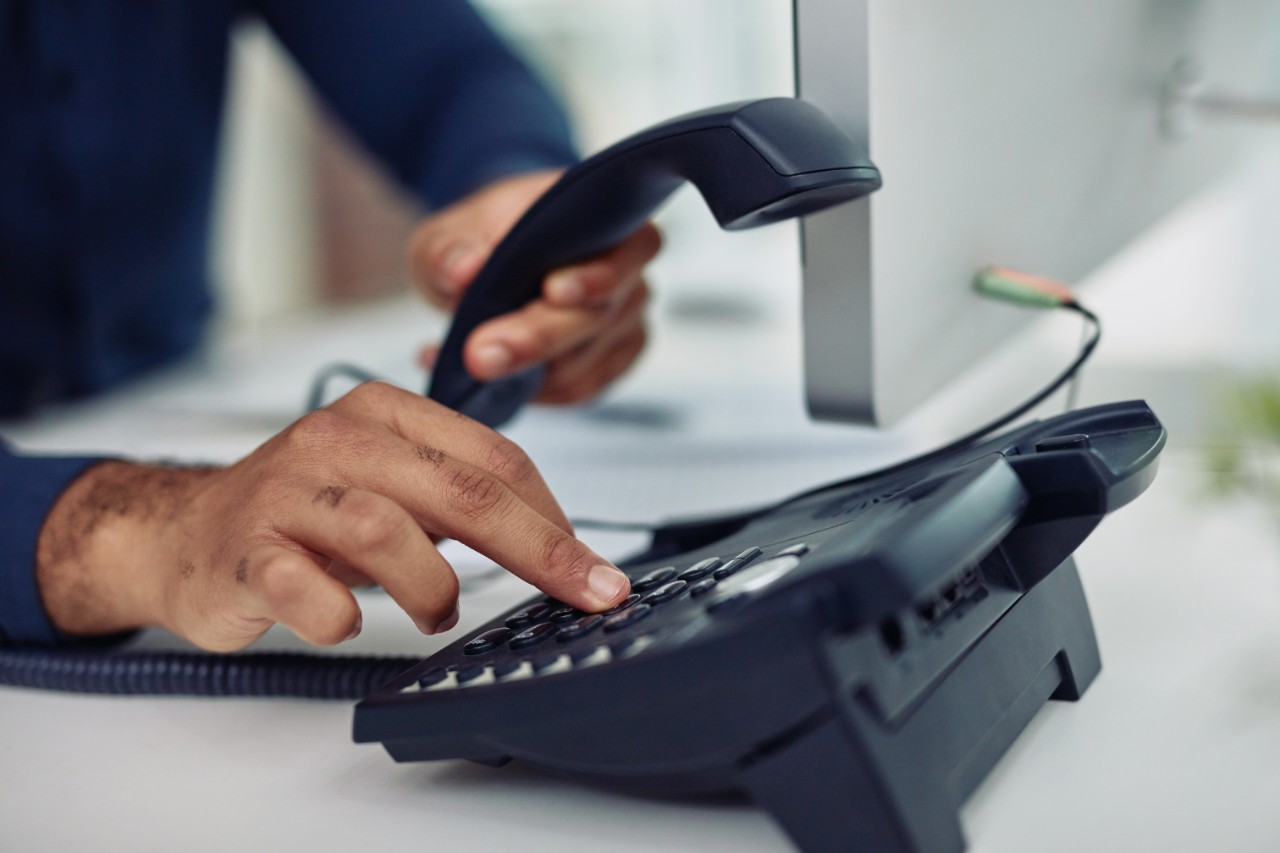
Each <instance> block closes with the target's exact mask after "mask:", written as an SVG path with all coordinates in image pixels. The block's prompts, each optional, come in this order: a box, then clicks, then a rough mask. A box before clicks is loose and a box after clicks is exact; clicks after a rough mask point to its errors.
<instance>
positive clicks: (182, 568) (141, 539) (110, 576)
mask: <svg viewBox="0 0 1280 853" xmlns="http://www.w3.org/2000/svg"><path fill="white" fill-rule="evenodd" d="M213 470H214V469H209V468H171V467H162V466H156V465H143V464H138V463H132V462H114V461H111V462H103V463H101V464H98V465H95V466H93V467H91V468H89V469H88V470H87V471H85V473H83V474H82V475H81V476H80V477H79V478H77V479H76V480H75V481H74V482H72V483H71V485H70V486H69V487H68V488H67V489H66V491H65V492H63V494H62V495H61V497H60V498H59V499H58V500H57V502H56V503H55V504H54V505H53V507H52V508H51V510H50V512H49V515H48V517H47V518H46V520H45V523H44V525H43V527H42V528H41V530H40V535H39V539H38V540H37V545H36V583H37V586H38V589H39V592H40V597H41V599H42V600H43V602H44V607H45V611H46V613H47V614H48V616H49V619H50V621H51V622H52V623H53V625H54V627H55V628H56V629H57V630H59V631H62V632H64V633H68V634H76V635H94V634H109V633H116V632H120V631H127V630H131V629H135V628H140V627H143V626H146V625H156V624H164V622H165V619H164V613H165V612H166V608H165V602H164V596H165V589H166V584H165V583H164V582H163V581H164V580H165V579H166V578H165V575H166V574H172V575H173V576H174V577H176V578H181V577H182V576H183V574H184V573H189V572H190V568H189V567H190V566H192V565H193V564H192V563H191V562H189V561H184V558H183V557H181V556H180V555H178V554H176V553H174V550H173V542H174V540H175V536H174V533H175V532H176V531H175V529H174V528H175V527H176V526H178V525H179V523H180V519H181V517H182V511H183V509H184V508H185V507H186V506H187V505H188V504H189V502H190V501H191V499H192V496H193V494H194V493H195V491H196V488H197V487H198V485H199V484H200V483H201V482H202V481H203V480H204V479H205V478H207V477H208V476H209V475H210V474H211V472H212V471H213Z"/></svg>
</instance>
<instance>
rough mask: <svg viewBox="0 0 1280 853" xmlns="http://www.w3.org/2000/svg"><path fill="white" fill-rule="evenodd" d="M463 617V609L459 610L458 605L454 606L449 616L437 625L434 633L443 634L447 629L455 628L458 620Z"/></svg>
mask: <svg viewBox="0 0 1280 853" xmlns="http://www.w3.org/2000/svg"><path fill="white" fill-rule="evenodd" d="M461 618H462V613H461V611H459V610H458V608H457V607H454V608H453V612H452V613H450V614H449V618H448V619H445V620H444V621H443V622H441V623H440V624H439V625H437V626H436V629H435V631H434V632H433V633H436V634H443V633H444V632H445V631H451V630H453V629H454V628H456V627H457V625H458V620H459V619H461Z"/></svg>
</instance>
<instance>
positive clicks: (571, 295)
mask: <svg viewBox="0 0 1280 853" xmlns="http://www.w3.org/2000/svg"><path fill="white" fill-rule="evenodd" d="M547 292H548V295H549V296H550V297H551V300H552V301H553V302H558V303H560V304H561V305H577V304H578V303H580V302H581V301H582V300H583V298H585V297H586V295H587V289H586V288H585V287H583V285H582V280H581V279H579V278H578V277H577V276H575V275H570V274H563V275H557V276H552V277H551V280H550V281H548V282H547Z"/></svg>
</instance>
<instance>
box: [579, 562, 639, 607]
mask: <svg viewBox="0 0 1280 853" xmlns="http://www.w3.org/2000/svg"><path fill="white" fill-rule="evenodd" d="M630 584H631V582H630V581H629V580H627V576H626V575H624V574H623V573H622V572H620V571H618V570H617V569H615V568H614V567H613V566H592V567H591V571H589V572H587V587H588V588H590V590H591V594H592V595H594V596H595V597H596V598H598V599H599V604H600V606H601V607H608V606H609V605H611V604H613V603H614V602H615V601H617V600H618V599H619V598H621V597H622V593H623V592H624V591H625V590H626V589H627V587H628V586H629V585H630Z"/></svg>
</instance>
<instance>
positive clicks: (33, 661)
mask: <svg viewBox="0 0 1280 853" xmlns="http://www.w3.org/2000/svg"><path fill="white" fill-rule="evenodd" d="M420 661H421V658H418V657H370V656H355V655H345V656H337V655H334V656H325V655H317V654H305V653H283V652H280V653H277V652H259V653H252V654H240V655H218V654H206V653H201V652H154V651H147V652H111V651H71V650H67V649H30V648H24V649H0V684H8V685H11V686H14V687H34V688H37V689H40V690H61V691H68V692H75V693H99V694H110V695H116V696H170V695H172V696H224V697H225V696H242V697H272V698H280V697H291V698H297V699H348V700H349V699H363V698H364V697H365V696H368V695H369V694H370V693H372V692H373V691H374V690H377V689H378V688H379V687H381V686H382V685H384V684H386V683H387V682H388V681H390V680H391V679H392V678H394V677H395V676H397V675H399V674H400V673H401V672H404V671H405V670H406V669H408V668H409V667H410V666H413V665H414V664H417V663H419V662H420Z"/></svg>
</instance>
